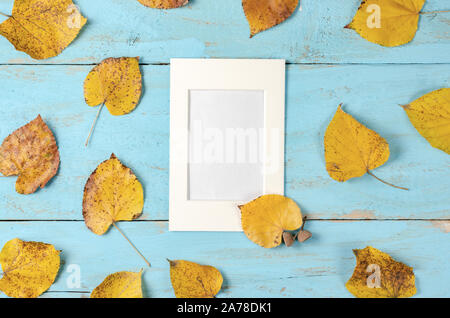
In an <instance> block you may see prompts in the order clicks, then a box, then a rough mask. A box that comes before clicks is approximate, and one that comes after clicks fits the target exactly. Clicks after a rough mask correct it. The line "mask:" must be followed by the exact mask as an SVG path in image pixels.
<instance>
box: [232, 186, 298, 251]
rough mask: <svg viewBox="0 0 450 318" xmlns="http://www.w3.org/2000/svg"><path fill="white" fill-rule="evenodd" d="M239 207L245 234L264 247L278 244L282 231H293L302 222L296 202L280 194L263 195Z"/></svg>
mask: <svg viewBox="0 0 450 318" xmlns="http://www.w3.org/2000/svg"><path fill="white" fill-rule="evenodd" d="M239 208H240V210H241V222H242V228H243V230H244V233H245V235H247V237H248V238H249V239H250V240H251V241H253V242H255V243H256V244H258V245H260V246H262V247H265V248H272V247H276V246H278V245H280V244H281V241H282V236H283V232H284V231H294V230H296V229H298V228H300V227H301V226H302V223H303V221H302V213H301V211H300V208H299V207H298V205H297V203H295V202H294V201H293V200H292V199H289V198H287V197H285V196H282V195H275V194H269V195H263V196H260V197H258V198H256V199H255V200H253V201H250V202H249V203H247V204H244V205H241V206H239Z"/></svg>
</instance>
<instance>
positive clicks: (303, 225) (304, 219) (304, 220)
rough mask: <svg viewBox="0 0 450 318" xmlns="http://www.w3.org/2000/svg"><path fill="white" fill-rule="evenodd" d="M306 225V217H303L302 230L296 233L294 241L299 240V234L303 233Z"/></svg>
mask: <svg viewBox="0 0 450 318" xmlns="http://www.w3.org/2000/svg"><path fill="white" fill-rule="evenodd" d="M305 223H306V215H305V216H304V217H303V222H302V227H301V228H300V230H299V231H298V232H297V233H295V235H294V241H295V240H296V239H297V236H298V233H300V232H301V231H303V228H304V227H305Z"/></svg>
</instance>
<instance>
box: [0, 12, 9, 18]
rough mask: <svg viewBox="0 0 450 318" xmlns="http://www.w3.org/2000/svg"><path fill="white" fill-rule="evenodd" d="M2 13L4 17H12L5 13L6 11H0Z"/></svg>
mask: <svg viewBox="0 0 450 318" xmlns="http://www.w3.org/2000/svg"><path fill="white" fill-rule="evenodd" d="M0 15H2V16H4V17H7V18H11V16H10V15H9V14H5V13H3V12H0Z"/></svg>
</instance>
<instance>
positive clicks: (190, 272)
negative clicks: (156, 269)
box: [169, 260, 223, 298]
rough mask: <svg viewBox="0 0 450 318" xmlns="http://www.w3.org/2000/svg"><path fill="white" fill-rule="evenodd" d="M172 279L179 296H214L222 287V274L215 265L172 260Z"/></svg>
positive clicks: (176, 293)
mask: <svg viewBox="0 0 450 318" xmlns="http://www.w3.org/2000/svg"><path fill="white" fill-rule="evenodd" d="M169 263H170V280H171V282H172V287H173V290H174V292H175V296H176V297H177V298H213V297H214V296H215V295H217V294H218V293H219V291H220V289H221V288H222V283H223V277H222V274H221V273H220V272H219V270H218V269H216V268H215V267H213V266H207V265H200V264H197V263H193V262H189V261H183V260H178V261H170V260H169Z"/></svg>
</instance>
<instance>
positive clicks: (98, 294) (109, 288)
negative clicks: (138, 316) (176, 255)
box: [91, 270, 142, 298]
mask: <svg viewBox="0 0 450 318" xmlns="http://www.w3.org/2000/svg"><path fill="white" fill-rule="evenodd" d="M91 298H142V270H141V271H140V272H138V273H135V272H117V273H114V274H111V275H108V276H107V277H106V278H105V280H103V282H102V283H101V284H100V285H98V286H97V287H95V289H94V290H93V291H92V293H91Z"/></svg>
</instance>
